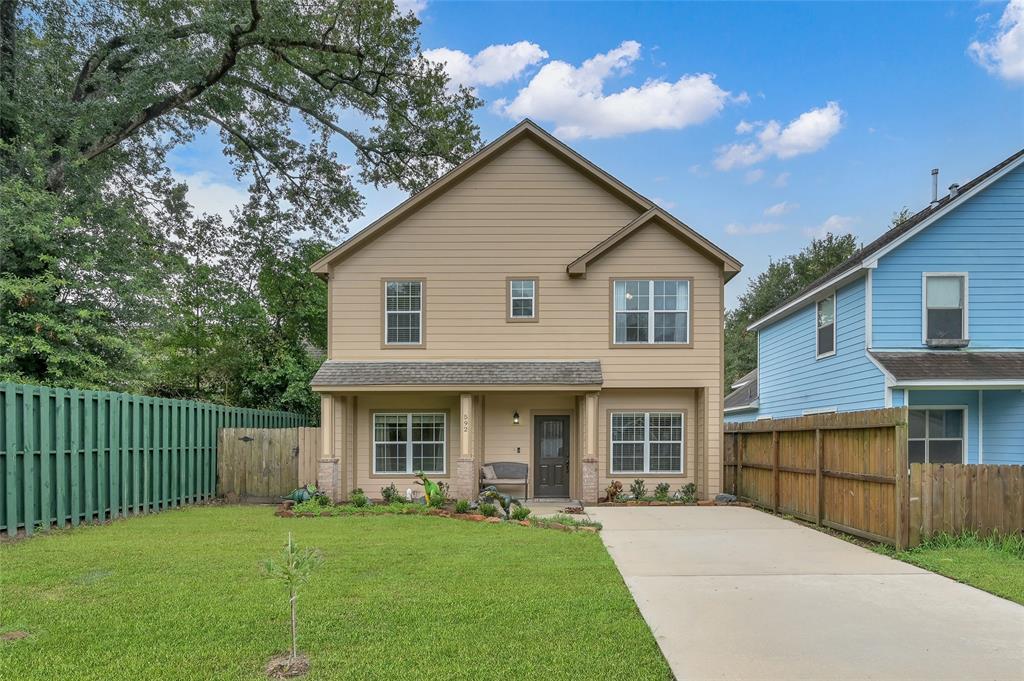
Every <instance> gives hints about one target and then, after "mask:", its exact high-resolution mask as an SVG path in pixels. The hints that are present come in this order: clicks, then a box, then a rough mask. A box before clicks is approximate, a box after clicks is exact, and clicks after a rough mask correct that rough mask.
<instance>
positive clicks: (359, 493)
mask: <svg viewBox="0 0 1024 681" xmlns="http://www.w3.org/2000/svg"><path fill="white" fill-rule="evenodd" d="M348 501H349V503H350V504H352V505H353V506H355V507H356V508H362V507H364V506H369V505H370V499H369V497H367V496H366V493H365V492H363V490H362V488H361V487H356V488H355V489H354V490H352V491H351V492H350V493H349V496H348Z"/></svg>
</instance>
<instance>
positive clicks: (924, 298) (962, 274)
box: [921, 272, 971, 345]
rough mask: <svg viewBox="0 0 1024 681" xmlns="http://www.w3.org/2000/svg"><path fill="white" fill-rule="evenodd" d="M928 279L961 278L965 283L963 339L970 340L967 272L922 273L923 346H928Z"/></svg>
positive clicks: (969, 288)
mask: <svg viewBox="0 0 1024 681" xmlns="http://www.w3.org/2000/svg"><path fill="white" fill-rule="evenodd" d="M928 277H961V278H963V282H964V300H963V329H964V333H963V336H964V337H963V338H961V339H959V340H964V341H966V340H970V338H971V331H970V329H969V328H968V327H967V325H968V322H969V321H970V318H971V315H970V314H969V310H968V303H969V300H970V290H971V286H970V278H969V275H968V273H967V272H922V273H921V345H928Z"/></svg>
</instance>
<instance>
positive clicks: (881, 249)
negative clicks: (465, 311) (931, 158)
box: [747, 149, 1024, 331]
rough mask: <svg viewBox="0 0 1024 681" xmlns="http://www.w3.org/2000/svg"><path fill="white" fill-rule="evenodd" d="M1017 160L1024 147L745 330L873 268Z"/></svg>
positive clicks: (1021, 159) (1023, 155)
mask: <svg viewBox="0 0 1024 681" xmlns="http://www.w3.org/2000/svg"><path fill="white" fill-rule="evenodd" d="M1021 163H1024V149H1021V150H1019V151H1017V152H1015V153H1014V154H1012V155H1011V156H1009V157H1008V158H1006V159H1004V160H1002V161H1000V162H999V163H997V164H996V165H994V166H992V167H991V168H989V169H988V170H986V171H985V172H983V173H982V174H980V175H978V176H977V177H975V178H974V179H973V180H970V181H969V182H967V183H965V184H963V185H961V186H960V188H959V189H958V190H957V192H956V194H947V195H946V196H944V197H942V198H941V199H939V200H938V201H935V202H932V203H930V204H928V206H927V207H926V208H924V209H923V210H921V211H918V212H917V213H915V214H914V215H912V216H910V217H909V218H907V219H906V220H904V221H903V222H901V223H899V224H898V225H896V226H895V227H893V228H892V229H890V230H889V231H887V232H885V233H883V234H882V236H880V237H878V238H877V239H875V240H874V241H872V242H871V243H869V244H868V245H867V246H864V247H863V248H861V249H860V250H858V251H857V252H856V253H854V254H853V255H851V256H850V257H849V258H847V259H846V260H844V261H843V262H842V263H840V264H839V265H837V266H836V267H833V268H832V269H831V270H829V271H828V272H826V273H825V274H823V275H822V276H821V277H819V278H818V279H816V280H814V281H813V282H811V283H810V284H808V285H807V286H805V287H804V288H803V289H802V290H801V291H800V292H799V293H796V294H794V295H792V296H790V297H789V298H787V299H786V300H784V301H782V302H781V303H779V305H777V306H776V307H775V308H774V309H773V310H771V311H770V312H768V313H767V314H766V315H764V316H763V317H761V318H760V319H758V320H757V321H755V322H753V323H752V324H751V325H750V326H749V327H747V330H748V331H755V330H757V329H759V328H761V327H763V326H765V325H766V324H768V323H769V322H772V321H774V320H776V319H779V318H781V317H784V316H786V315H787V314H788V313H789V312H792V311H794V310H795V309H796V308H797V307H798V306H802V303H804V302H807V301H808V300H809V299H810V298H811V297H813V296H814V295H816V294H818V293H820V292H821V291H823V290H825V289H829V288H832V287H836V286H838V285H840V284H844V283H846V281H848V280H850V279H853V278H855V277H857V276H859V275H860V272H861V270H863V269H865V268H869V267H873V266H874V264H875V263H876V262H877V261H878V259H879V258H881V257H882V256H883V255H885V254H886V253H888V252H889V251H891V250H892V249H894V248H896V247H898V246H899V245H900V244H902V243H903V242H904V241H906V240H907V239H909V238H911V237H912V236H914V235H915V234H917V233H919V232H920V231H921V230H923V229H925V228H926V227H928V226H929V225H931V224H933V223H934V222H935V221H937V220H938V219H939V218H941V217H942V216H944V215H946V214H947V213H949V212H950V211H952V210H953V209H954V208H956V207H957V206H959V205H960V204H961V203H963V202H964V201H966V200H967V199H969V198H971V197H973V196H975V195H976V194H978V193H979V192H980V191H982V190H983V189H985V188H986V187H988V186H989V185H991V184H992V183H993V182H995V181H997V180H998V179H999V178H1001V177H1003V176H1004V175H1006V174H1007V173H1008V172H1010V171H1011V170H1013V169H1014V168H1016V167H1018V166H1020V165H1021Z"/></svg>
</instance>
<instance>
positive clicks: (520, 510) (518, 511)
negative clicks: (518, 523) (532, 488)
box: [509, 506, 530, 520]
mask: <svg viewBox="0 0 1024 681" xmlns="http://www.w3.org/2000/svg"><path fill="white" fill-rule="evenodd" d="M509 517H510V518H511V519H512V520H526V519H527V518H529V517H530V509H528V508H527V507H525V506H516V507H514V508H513V509H512V513H510V514H509Z"/></svg>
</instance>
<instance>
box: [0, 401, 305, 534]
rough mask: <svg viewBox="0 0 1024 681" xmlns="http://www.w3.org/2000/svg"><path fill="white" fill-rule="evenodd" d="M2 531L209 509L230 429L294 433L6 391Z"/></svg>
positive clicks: (220, 410)
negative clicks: (220, 438)
mask: <svg viewBox="0 0 1024 681" xmlns="http://www.w3.org/2000/svg"><path fill="white" fill-rule="evenodd" d="M0 419H2V424H0V425H2V427H0V532H5V533H6V534H7V535H8V536H13V535H15V534H16V533H18V532H19V531H23V532H24V533H25V534H32V533H33V532H34V531H35V530H36V529H37V526H38V525H40V524H41V525H42V526H49V525H51V524H54V523H55V524H56V525H57V526H58V527H63V526H64V525H65V524H66V523H67V522H68V521H70V522H71V525H72V526H78V525H79V524H81V523H82V522H85V523H92V522H103V521H104V520H105V519H107V518H116V517H118V516H126V515H128V514H130V513H136V514H137V513H144V512H150V511H159V510H162V509H164V508H168V507H177V506H182V505H185V504H191V503H196V502H199V501H204V500H207V499H209V498H211V497H212V496H213V494H214V493H215V488H216V484H217V434H218V430H219V429H220V428H225V427H231V426H236V427H245V428H249V427H253V426H255V425H257V424H259V423H278V424H298V425H301V424H303V423H304V421H303V419H302V418H301V417H298V416H295V415H293V414H284V413H281V412H264V411H260V410H255V409H240V408H233V407H221V406H218V405H212V404H207V403H202V402H191V401H184V400H169V399H163V398H152V397H144V396H141V395H129V394H125V393H110V392H99V391H83V390H74V389H64V388H48V387H41V386H28V385H21V384H16V383H0Z"/></svg>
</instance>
